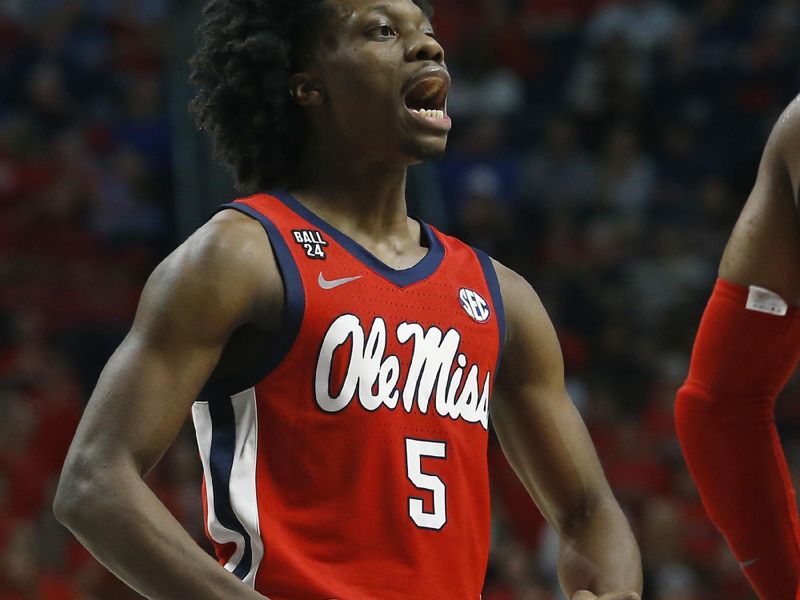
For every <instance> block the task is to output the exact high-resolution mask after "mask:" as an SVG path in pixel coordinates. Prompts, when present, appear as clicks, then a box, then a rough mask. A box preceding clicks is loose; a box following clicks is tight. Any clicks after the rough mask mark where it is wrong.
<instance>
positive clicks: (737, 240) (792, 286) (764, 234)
mask: <svg viewBox="0 0 800 600" xmlns="http://www.w3.org/2000/svg"><path fill="white" fill-rule="evenodd" d="M798 190H800V97H798V98H797V99H795V101H794V102H792V103H791V104H790V105H789V106H788V107H787V109H786V110H785V111H784V113H783V114H782V115H781V117H780V118H779V120H778V122H777V124H776V125H775V127H774V129H773V131H772V134H771V135H770V138H769V140H768V141H767V144H766V147H765V149H764V154H763V157H762V160H761V165H760V167H759V170H758V177H757V179H756V183H755V186H754V187H753V191H752V192H751V194H750V198H749V199H748V201H747V204H746V205H745V207H744V209H743V210H742V214H741V216H740V217H739V220H738V222H737V223H736V227H735V229H734V231H733V234H732V235H731V238H730V240H729V242H728V246H727V248H726V249H725V254H724V255H723V257H722V263H721V264H720V270H719V273H720V277H722V278H723V279H725V280H727V281H731V282H733V283H737V284H740V285H757V286H760V287H764V288H767V289H769V290H771V291H773V292H775V293H777V294H779V295H780V296H781V297H782V298H783V299H784V300H786V301H787V302H789V303H790V304H794V305H800V227H798V217H797V202H798V197H797V196H798Z"/></svg>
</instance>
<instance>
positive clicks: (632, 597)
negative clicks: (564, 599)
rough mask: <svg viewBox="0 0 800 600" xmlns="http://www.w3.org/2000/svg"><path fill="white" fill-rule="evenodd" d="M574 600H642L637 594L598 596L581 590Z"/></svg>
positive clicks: (618, 593) (620, 593)
mask: <svg viewBox="0 0 800 600" xmlns="http://www.w3.org/2000/svg"><path fill="white" fill-rule="evenodd" d="M572 600H641V597H640V596H639V594H637V593H636V592H611V593H610V594H603V595H602V596H597V595H595V594H593V593H592V592H587V591H586V590H581V591H579V592H576V593H575V595H574V596H573V597H572Z"/></svg>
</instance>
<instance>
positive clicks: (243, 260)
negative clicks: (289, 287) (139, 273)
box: [146, 210, 283, 313]
mask: <svg viewBox="0 0 800 600" xmlns="http://www.w3.org/2000/svg"><path fill="white" fill-rule="evenodd" d="M146 292H149V293H150V294H155V295H157V296H159V297H161V298H163V299H164V300H165V301H171V300H173V299H175V300H178V301H181V300H182V301H183V302H184V303H186V302H189V303H192V304H194V305H196V306H206V305H211V306H212V307H213V306H217V307H225V309H226V310H227V309H230V310H237V309H238V310H241V311H247V312H253V313H255V312H258V307H264V306H273V307H274V306H278V305H279V304H280V302H281V300H282V297H283V285H282V280H281V276H280V271H279V269H278V266H277V264H276V262H275V257H274V255H273V252H272V248H271V246H270V243H269V240H268V238H267V235H266V232H265V231H264V229H263V227H262V226H261V225H260V224H259V223H258V222H257V221H255V220H253V219H251V218H250V217H248V216H246V215H244V214H241V213H239V212H237V211H232V210H225V211H221V212H219V213H217V214H216V215H214V216H213V217H212V218H211V219H210V220H209V221H208V222H206V223H205V224H204V225H203V226H201V227H200V228H199V229H197V231H195V232H194V233H193V234H192V235H190V236H189V238H188V239H186V241H184V242H183V243H182V244H181V245H180V246H178V248H176V249H175V251H173V252H172V253H171V254H170V255H169V256H168V257H167V258H166V259H164V261H163V262H162V263H161V264H160V265H159V266H158V267H157V268H156V269H155V271H154V272H153V274H152V275H151V277H150V280H149V281H148V284H147V289H146Z"/></svg>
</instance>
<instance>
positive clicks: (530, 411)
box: [491, 263, 642, 600]
mask: <svg viewBox="0 0 800 600" xmlns="http://www.w3.org/2000/svg"><path fill="white" fill-rule="evenodd" d="M496 267H497V273H498V278H499V281H500V287H501V290H502V295H503V300H504V304H505V308H506V318H507V327H508V329H507V331H508V333H507V340H506V345H505V351H504V354H503V366H502V369H501V371H500V375H499V378H498V380H497V386H498V387H497V394H496V395H495V396H494V398H493V399H492V405H491V416H492V422H493V424H494V427H495V430H496V431H497V435H498V437H499V439H500V442H501V444H502V447H503V450H504V451H505V453H506V456H507V457H508V459H509V462H510V463H511V465H512V466H513V468H514V470H515V471H516V472H517V475H518V476H519V478H520V480H521V481H522V483H523V484H524V485H525V487H526V489H527V490H528V492H529V493H530V495H531V497H532V498H533V499H534V501H535V502H536V504H537V506H538V507H539V509H540V510H541V511H542V514H543V515H544V516H545V518H546V519H547V521H548V522H549V523H550V524H551V525H552V526H553V528H554V529H555V530H556V532H557V533H558V535H559V538H560V540H561V547H560V561H559V578H560V580H561V585H562V588H563V589H564V591H565V592H566V593H567V594H568V597H570V598H574V599H575V600H588V599H591V598H595V597H600V598H603V599H604V600H632V599H635V598H638V594H640V593H641V591H642V572H641V560H640V557H639V549H638V547H637V544H636V541H635V540H634V537H633V534H632V533H631V530H630V527H629V525H628V522H627V519H626V518H625V516H624V514H623V513H622V510H621V509H620V507H619V504H618V503H617V501H616V499H615V498H614V495H613V494H612V492H611V489H610V488H609V485H608V483H607V481H606V478H605V475H604V474H603V470H602V467H601V465H600V462H599V460H598V458H597V455H596V453H595V450H594V446H593V444H592V442H591V439H590V437H589V434H588V432H587V430H586V427H585V425H584V423H583V420H582V419H581V417H580V415H579V413H578V411H577V409H576V408H575V406H574V404H573V403H572V401H571V399H570V398H569V395H568V394H567V391H566V389H565V387H564V367H563V359H562V356H561V350H560V348H559V344H558V339H557V337H556V334H555V330H554V329H553V326H552V324H551V322H550V319H549V317H548V316H547V313H546V312H545V309H544V307H543V306H542V304H541V302H540V300H539V298H538V296H537V295H536V293H535V292H534V291H533V289H531V287H530V285H529V284H528V283H527V282H526V281H525V280H524V279H523V278H522V277H520V276H519V275H517V274H516V273H514V272H512V271H510V270H509V269H507V268H505V267H503V266H502V265H499V264H497V263H496Z"/></svg>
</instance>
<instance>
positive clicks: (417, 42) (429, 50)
mask: <svg viewBox="0 0 800 600" xmlns="http://www.w3.org/2000/svg"><path fill="white" fill-rule="evenodd" d="M406 60H408V61H409V62H412V61H425V60H432V61H435V62H437V63H439V64H443V63H444V48H442V45H441V44H440V43H439V42H438V41H436V39H434V38H432V37H431V36H429V35H427V34H424V33H422V32H418V33H416V34H415V35H414V37H413V38H411V41H410V43H409V44H408V48H407V49H406Z"/></svg>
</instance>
